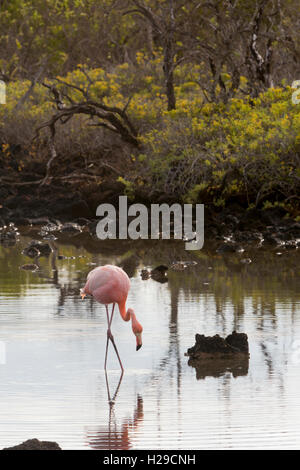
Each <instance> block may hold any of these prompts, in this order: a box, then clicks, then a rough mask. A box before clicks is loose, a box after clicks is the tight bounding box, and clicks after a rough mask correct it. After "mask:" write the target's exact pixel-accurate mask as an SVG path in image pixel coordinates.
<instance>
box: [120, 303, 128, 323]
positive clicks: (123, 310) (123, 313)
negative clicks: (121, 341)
mask: <svg viewBox="0 0 300 470" xmlns="http://www.w3.org/2000/svg"><path fill="white" fill-rule="evenodd" d="M125 303H126V302H125V301H124V302H120V303H119V310H120V314H121V317H122V318H123V320H124V321H129V320H130V312H129V311H128V312H126V305H125Z"/></svg>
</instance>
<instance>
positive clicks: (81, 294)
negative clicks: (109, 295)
mask: <svg viewBox="0 0 300 470" xmlns="http://www.w3.org/2000/svg"><path fill="white" fill-rule="evenodd" d="M80 296H81V298H82V300H83V299H84V298H85V297H86V294H85V293H84V292H83V289H80Z"/></svg>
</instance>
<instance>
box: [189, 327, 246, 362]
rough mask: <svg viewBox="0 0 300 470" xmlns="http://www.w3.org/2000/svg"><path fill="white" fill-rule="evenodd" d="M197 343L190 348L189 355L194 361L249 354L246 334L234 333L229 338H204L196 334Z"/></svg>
mask: <svg viewBox="0 0 300 470" xmlns="http://www.w3.org/2000/svg"><path fill="white" fill-rule="evenodd" d="M195 339H196V343H195V345H194V346H193V347H192V348H189V349H188V351H187V355H188V356H190V358H192V359H197V358H209V357H212V358H213V357H215V356H216V355H217V357H226V356H232V355H235V354H240V353H242V354H249V346H248V337H247V335H246V334H245V333H236V332H235V331H233V332H232V334H231V335H229V336H227V338H225V339H224V338H221V336H219V335H215V336H204V335H199V334H196V336H195Z"/></svg>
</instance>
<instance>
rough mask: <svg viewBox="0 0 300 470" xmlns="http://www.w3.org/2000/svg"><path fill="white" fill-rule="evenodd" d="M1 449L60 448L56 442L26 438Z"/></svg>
mask: <svg viewBox="0 0 300 470" xmlns="http://www.w3.org/2000/svg"><path fill="white" fill-rule="evenodd" d="M2 450H61V448H60V447H59V445H58V444H57V443H56V442H50V441H49V442H48V441H39V440H38V439H28V441H24V442H22V443H21V444H18V445H16V446H13V447H6V448H5V449H2Z"/></svg>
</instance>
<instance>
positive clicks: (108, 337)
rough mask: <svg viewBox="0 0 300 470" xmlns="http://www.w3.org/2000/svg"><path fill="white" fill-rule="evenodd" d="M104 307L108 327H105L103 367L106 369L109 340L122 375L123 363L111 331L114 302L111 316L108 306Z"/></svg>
mask: <svg viewBox="0 0 300 470" xmlns="http://www.w3.org/2000/svg"><path fill="white" fill-rule="evenodd" d="M105 308H106V317H107V324H108V329H107V342H106V352H105V363H104V369H105V370H106V362H107V352H108V342H109V340H110V341H111V342H112V344H113V347H114V349H115V352H116V355H117V357H118V360H119V364H120V367H121V370H122V375H123V373H124V367H123V364H122V361H121V359H120V356H119V352H118V349H117V346H116V343H115V340H114V337H113V335H112V333H111V329H110V327H111V323H112V319H113V315H114V310H115V304H113V308H112V312H111V317H110V318H109V313H108V306H107V305H105Z"/></svg>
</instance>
